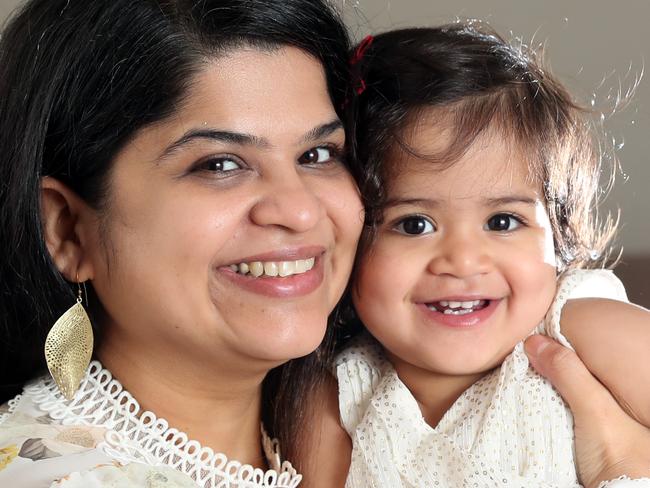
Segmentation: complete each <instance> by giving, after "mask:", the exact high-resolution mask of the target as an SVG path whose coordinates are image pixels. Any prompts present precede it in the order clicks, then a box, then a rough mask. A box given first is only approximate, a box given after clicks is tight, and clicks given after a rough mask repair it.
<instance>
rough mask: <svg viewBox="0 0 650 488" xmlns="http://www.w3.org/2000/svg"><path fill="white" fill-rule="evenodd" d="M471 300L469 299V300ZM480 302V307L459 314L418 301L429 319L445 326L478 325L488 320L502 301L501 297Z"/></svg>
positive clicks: (463, 326)
mask: <svg viewBox="0 0 650 488" xmlns="http://www.w3.org/2000/svg"><path fill="white" fill-rule="evenodd" d="M458 301H459V302H461V301H463V300H458ZM469 301H470V300H467V302H469ZM480 302H481V303H480V305H481V306H480V308H477V309H475V310H474V309H471V311H467V310H465V311H462V312H461V313H458V314H456V313H444V311H442V310H436V309H435V308H433V307H431V306H430V305H429V304H426V303H418V307H419V309H420V310H421V311H422V313H423V314H424V315H425V317H426V318H427V319H428V320H433V321H434V322H436V323H438V324H440V325H443V326H445V327H452V328H467V327H478V326H480V325H482V323H483V322H485V321H487V320H488V319H489V318H490V316H492V314H493V313H494V311H495V310H496V308H497V307H498V306H499V304H500V303H501V299H490V300H480ZM460 310H462V308H461V309H459V311H460Z"/></svg>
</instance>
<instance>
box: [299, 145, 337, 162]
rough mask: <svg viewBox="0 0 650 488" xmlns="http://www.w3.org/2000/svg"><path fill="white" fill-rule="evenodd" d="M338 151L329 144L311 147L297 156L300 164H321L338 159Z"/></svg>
mask: <svg viewBox="0 0 650 488" xmlns="http://www.w3.org/2000/svg"><path fill="white" fill-rule="evenodd" d="M338 157H339V152H338V151H337V150H336V149H335V148H333V147H329V146H319V147H312V148H311V149H310V150H308V151H305V152H304V153H302V154H301V155H300V157H299V158H298V162H299V163H300V164H323V163H329V162H330V161H332V160H335V159H338Z"/></svg>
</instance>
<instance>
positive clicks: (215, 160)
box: [200, 157, 242, 173]
mask: <svg viewBox="0 0 650 488" xmlns="http://www.w3.org/2000/svg"><path fill="white" fill-rule="evenodd" d="M241 168H242V165H241V164H240V163H238V162H237V161H236V160H235V159H234V158H229V157H212V158H210V159H207V160H205V161H203V163H202V164H201V165H200V169H203V170H205V171H210V172H215V173H227V172H229V171H235V170H237V169H241Z"/></svg>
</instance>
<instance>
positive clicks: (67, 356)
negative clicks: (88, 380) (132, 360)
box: [45, 278, 93, 400]
mask: <svg viewBox="0 0 650 488" xmlns="http://www.w3.org/2000/svg"><path fill="white" fill-rule="evenodd" d="M77 286H78V287H79V292H78V296H77V303H75V304H74V305H73V306H72V307H70V308H69V309H68V310H67V311H66V312H65V313H64V314H63V315H61V317H59V320H57V321H56V322H55V324H54V325H53V326H52V328H51V329H50V332H49V333H48V334H47V339H45V361H46V362H47V369H49V370H50V374H51V375H52V379H54V382H55V383H56V386H58V387H59V391H61V393H62V394H63V396H64V397H65V398H66V399H67V400H71V399H72V397H74V394H75V393H76V392H77V390H78V389H79V384H80V383H81V380H82V379H83V377H84V375H85V374H86V369H88V365H89V364H90V358H91V357H92V353H93V328H92V325H91V324H90V319H89V318H88V314H87V313H86V310H85V309H84V307H83V305H82V304H81V302H82V300H81V283H79V279H78V278H77Z"/></svg>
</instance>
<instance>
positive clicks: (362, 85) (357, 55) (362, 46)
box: [350, 36, 375, 95]
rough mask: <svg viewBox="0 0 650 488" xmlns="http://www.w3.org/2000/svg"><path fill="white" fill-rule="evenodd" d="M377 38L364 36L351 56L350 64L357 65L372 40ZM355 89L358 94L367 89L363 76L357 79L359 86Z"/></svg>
mask: <svg viewBox="0 0 650 488" xmlns="http://www.w3.org/2000/svg"><path fill="white" fill-rule="evenodd" d="M374 39H375V38H374V37H372V36H366V37H364V38H363V40H362V41H361V42H360V43H359V45H358V46H357V48H356V49H355V51H354V54H353V55H352V57H351V58H350V66H355V65H357V64H358V63H359V62H360V61H361V60H362V59H363V56H364V54H365V53H366V51H367V50H368V48H369V47H370V45H371V44H372V41H373V40H374ZM355 91H356V92H357V95H361V94H362V93H363V92H364V91H366V82H365V81H364V79H363V78H362V77H359V79H358V81H357V86H356V88H355Z"/></svg>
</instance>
